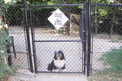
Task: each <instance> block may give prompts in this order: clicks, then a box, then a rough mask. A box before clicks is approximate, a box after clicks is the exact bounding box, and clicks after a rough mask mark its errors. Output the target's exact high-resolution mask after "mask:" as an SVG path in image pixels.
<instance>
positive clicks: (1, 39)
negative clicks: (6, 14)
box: [0, 25, 18, 80]
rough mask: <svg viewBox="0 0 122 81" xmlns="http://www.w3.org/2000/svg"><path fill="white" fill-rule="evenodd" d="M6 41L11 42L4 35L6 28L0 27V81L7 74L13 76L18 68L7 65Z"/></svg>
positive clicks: (5, 34) (7, 43)
mask: <svg viewBox="0 0 122 81" xmlns="http://www.w3.org/2000/svg"><path fill="white" fill-rule="evenodd" d="M6 26H7V25H6ZM8 41H9V42H12V41H11V38H10V37H9V36H8V35H7V33H6V28H5V27H3V25H0V80H2V79H3V78H6V77H7V76H6V75H8V74H10V75H13V74H14V73H15V71H16V70H17V68H18V66H15V65H12V66H9V65H8V63H7V59H8V56H9V53H7V49H8V47H7V45H9V42H8Z"/></svg>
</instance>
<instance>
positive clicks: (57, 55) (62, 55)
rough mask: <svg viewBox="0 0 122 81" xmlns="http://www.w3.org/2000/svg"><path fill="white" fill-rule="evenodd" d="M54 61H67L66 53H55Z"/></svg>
mask: <svg viewBox="0 0 122 81" xmlns="http://www.w3.org/2000/svg"><path fill="white" fill-rule="evenodd" d="M54 59H55V60H63V59H65V58H64V53H63V51H61V50H59V51H55V53H54Z"/></svg>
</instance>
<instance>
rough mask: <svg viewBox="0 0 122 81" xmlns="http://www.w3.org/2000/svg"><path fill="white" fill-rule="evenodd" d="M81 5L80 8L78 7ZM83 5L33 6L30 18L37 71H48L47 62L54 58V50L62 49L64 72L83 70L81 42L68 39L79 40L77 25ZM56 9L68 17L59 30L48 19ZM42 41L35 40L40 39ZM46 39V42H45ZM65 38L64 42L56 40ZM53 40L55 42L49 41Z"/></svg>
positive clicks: (78, 25) (78, 24)
mask: <svg viewBox="0 0 122 81" xmlns="http://www.w3.org/2000/svg"><path fill="white" fill-rule="evenodd" d="M78 7H81V8H78ZM82 7H83V6H60V7H59V6H56V7H36V6H33V9H32V10H31V11H32V13H33V14H32V19H33V26H34V40H33V41H34V42H35V53H34V54H36V58H35V59H36V64H37V71H40V72H50V71H48V70H47V67H48V64H50V63H51V61H52V60H54V52H55V51H56V50H62V51H63V52H64V56H65V59H66V66H65V67H66V69H65V71H64V72H83V56H82V50H83V49H82V42H69V41H70V40H81V39H80V33H79V27H80V17H81V11H82ZM56 9H60V10H61V11H62V13H64V14H65V15H66V17H67V18H68V19H69V21H67V22H66V23H65V24H64V25H63V26H62V27H61V28H60V29H59V30H58V29H56V28H55V27H54V26H53V25H52V24H51V23H50V22H49V21H48V17H50V16H51V15H52V14H53V13H54V11H55V10H56ZM42 40H43V42H36V41H42ZM47 40H48V42H46V41H47ZM61 40H65V42H58V41H61ZM51 41H55V42H51Z"/></svg>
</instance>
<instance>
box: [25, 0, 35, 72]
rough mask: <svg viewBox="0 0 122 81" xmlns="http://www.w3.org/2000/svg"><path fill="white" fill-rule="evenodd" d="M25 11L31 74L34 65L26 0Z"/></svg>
mask: <svg viewBox="0 0 122 81" xmlns="http://www.w3.org/2000/svg"><path fill="white" fill-rule="evenodd" d="M24 9H25V24H26V34H27V44H28V54H29V61H30V70H31V72H33V64H32V57H31V45H30V37H29V27H28V21H27V3H26V0H24Z"/></svg>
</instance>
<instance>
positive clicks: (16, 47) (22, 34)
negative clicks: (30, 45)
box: [5, 4, 29, 69]
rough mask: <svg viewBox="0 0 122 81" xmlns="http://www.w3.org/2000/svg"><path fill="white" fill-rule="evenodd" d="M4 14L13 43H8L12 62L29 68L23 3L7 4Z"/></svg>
mask: <svg viewBox="0 0 122 81" xmlns="http://www.w3.org/2000/svg"><path fill="white" fill-rule="evenodd" d="M5 14H6V15H5V21H6V23H7V24H8V30H9V31H8V34H9V36H11V37H13V43H12V44H11V45H10V52H11V61H12V64H14V65H18V66H20V68H23V69H27V68H29V59H28V53H27V40H26V39H27V37H26V28H25V27H24V20H25V19H24V4H16V5H7V8H6V10H5Z"/></svg>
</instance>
